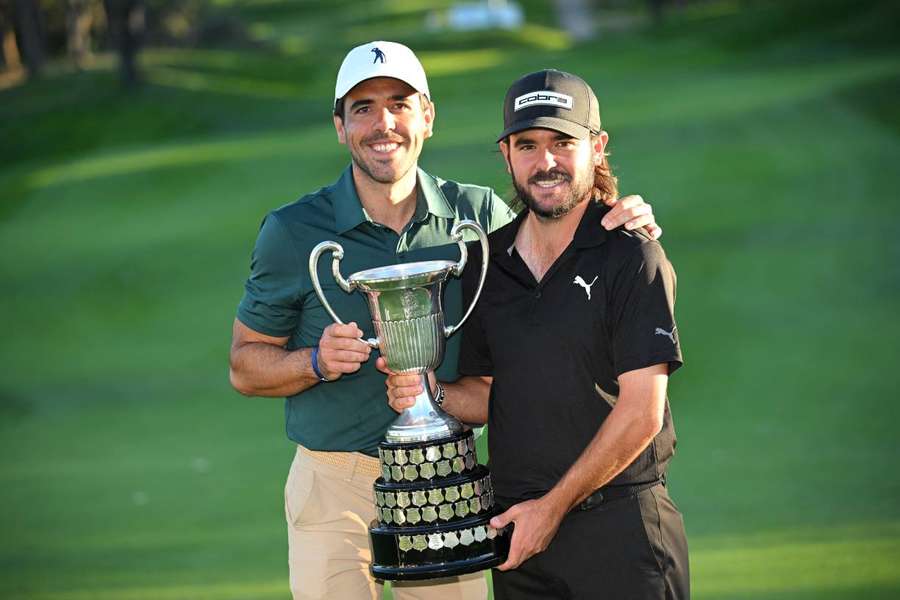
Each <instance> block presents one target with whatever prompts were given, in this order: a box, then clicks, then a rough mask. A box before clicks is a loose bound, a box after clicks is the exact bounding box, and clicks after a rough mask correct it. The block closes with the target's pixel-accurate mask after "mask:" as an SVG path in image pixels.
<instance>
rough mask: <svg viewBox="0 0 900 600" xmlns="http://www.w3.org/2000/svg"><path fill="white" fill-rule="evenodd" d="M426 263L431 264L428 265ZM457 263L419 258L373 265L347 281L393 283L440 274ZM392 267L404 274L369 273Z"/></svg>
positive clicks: (351, 276) (364, 283) (360, 283)
mask: <svg viewBox="0 0 900 600" xmlns="http://www.w3.org/2000/svg"><path fill="white" fill-rule="evenodd" d="M426 265H429V266H428V267H426ZM455 265H456V263H455V262H453V261H452V260H419V261H415V262H409V263H400V264H396V265H384V266H381V267H373V268H371V269H365V270H363V271H357V272H356V273H354V274H352V275H350V277H348V278H347V281H350V282H352V283H355V284H357V285H363V286H364V285H368V284H378V283H392V282H395V281H403V280H406V279H409V278H410V277H416V276H421V275H429V274H438V273H440V272H442V271H447V270H449V269H451V268H453V267H454V266H455ZM416 268H419V269H421V270H415V269H416ZM390 269H402V270H403V271H404V272H403V273H402V274H398V275H388V276H384V277H372V276H370V275H367V274H368V273H375V272H377V271H387V270H390ZM410 271H411V272H410Z"/></svg>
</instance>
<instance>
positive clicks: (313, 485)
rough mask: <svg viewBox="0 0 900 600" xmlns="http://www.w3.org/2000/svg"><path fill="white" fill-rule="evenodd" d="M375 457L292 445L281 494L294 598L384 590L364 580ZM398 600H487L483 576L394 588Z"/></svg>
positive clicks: (369, 598) (367, 595)
mask: <svg viewBox="0 0 900 600" xmlns="http://www.w3.org/2000/svg"><path fill="white" fill-rule="evenodd" d="M379 475H380V467H379V462H378V459H377V458H372V457H369V456H366V455H364V454H359V453H355V452H315V451H311V450H307V449H306V448H303V447H302V446H298V447H297V453H296V455H295V456H294V462H293V463H292V464H291V471H290V473H289V474H288V479H287V485H286V486H285V489H284V512H285V517H286V518H287V530H288V546H289V558H288V562H289V564H290V573H291V593H292V594H293V597H294V600H311V599H313V598H316V599H318V598H328V599H334V600H377V599H379V598H381V594H382V588H383V584H382V583H381V582H379V581H376V580H374V579H372V576H371V575H370V574H369V561H370V559H371V551H370V550H369V531H368V527H369V523H370V522H371V520H372V519H374V518H375V508H374V499H373V493H372V483H373V482H374V481H375V479H376V478H377V477H378V476H379ZM391 588H392V590H393V594H394V598H395V599H396V600H428V599H432V598H433V599H435V600H437V599H440V600H485V599H486V598H487V582H486V581H485V578H484V574H483V573H473V574H471V575H465V576H462V577H454V578H448V579H439V580H433V581H427V582H418V581H417V582H395V583H393V584H392V586H391Z"/></svg>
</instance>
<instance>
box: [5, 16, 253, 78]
mask: <svg viewBox="0 0 900 600" xmlns="http://www.w3.org/2000/svg"><path fill="white" fill-rule="evenodd" d="M0 37H2V48H0V70H18V69H24V70H25V72H26V73H27V75H28V76H29V77H37V76H39V75H40V74H41V72H42V70H43V69H44V67H45V63H46V61H47V58H48V57H51V56H52V57H56V56H66V57H68V59H69V60H70V61H71V62H72V64H74V65H76V66H77V67H79V68H82V67H86V66H88V65H89V64H90V63H91V61H92V60H93V57H94V52H96V51H105V50H115V52H116V53H117V54H118V56H119V67H120V73H121V79H122V82H123V84H124V85H125V86H128V87H131V86H134V85H136V84H137V83H138V82H139V81H140V72H139V70H138V66H137V64H138V63H137V54H138V51H139V50H140V48H141V46H142V45H144V44H145V43H149V44H154V45H164V46H172V45H194V44H209V43H212V44H215V43H216V42H217V40H221V39H226V38H227V39H228V40H229V43H232V44H233V43H234V42H235V41H237V42H240V41H242V40H246V39H247V38H246V36H245V35H243V28H242V27H241V25H240V23H239V22H238V21H236V20H235V19H234V18H231V17H230V16H229V15H227V14H224V13H223V14H219V13H218V12H217V11H216V10H215V9H214V7H213V6H212V5H211V3H210V2H208V1H207V0H0Z"/></svg>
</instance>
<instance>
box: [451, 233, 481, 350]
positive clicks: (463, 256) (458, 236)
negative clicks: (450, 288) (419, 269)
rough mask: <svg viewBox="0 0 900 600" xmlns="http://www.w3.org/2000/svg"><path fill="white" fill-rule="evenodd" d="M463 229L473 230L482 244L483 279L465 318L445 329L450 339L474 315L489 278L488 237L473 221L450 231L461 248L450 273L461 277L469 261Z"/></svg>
mask: <svg viewBox="0 0 900 600" xmlns="http://www.w3.org/2000/svg"><path fill="white" fill-rule="evenodd" d="M463 229H471V230H472V231H474V232H475V233H476V234H477V235H478V241H479V242H481V277H479V278H478V289H476V290H475V297H474V298H472V303H471V304H469V309H468V310H467V311H466V314H464V315H463V318H462V319H460V320H459V323H457V324H456V325H453V326H448V327H444V337H450V336H451V335H453V334H454V333H456V331H457V330H458V329H459V328H460V327H462V325H463V323H465V322H466V319H468V318H469V315H471V314H472V309H474V308H475V304H477V303H478V298H479V297H480V296H481V288H482V287H484V278H485V277H486V276H487V269H488V241H487V235H486V234H485V233H484V229H482V228H481V226H480V225H478V223H476V222H475V221H472V220H471V219H464V220H462V221H459V222H458V223H457V224H456V225H454V226H453V229H452V230H451V231H450V237H452V238H453V240H454V241H455V242H456V244H457V245H458V246H459V254H460V257H459V262H458V263H456V264H455V265H454V266H453V267H452V268H451V269H450V272H451V273H453V275H454V277H459V276H460V275H461V274H462V271H463V269H465V268H466V261H467V260H468V259H469V252H468V250H466V243H465V242H464V241H463V236H462V233H461V231H462V230H463Z"/></svg>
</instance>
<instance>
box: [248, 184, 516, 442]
mask: <svg viewBox="0 0 900 600" xmlns="http://www.w3.org/2000/svg"><path fill="white" fill-rule="evenodd" d="M417 192H418V193H417V201H416V210H415V214H414V215H413V218H412V220H411V221H410V222H409V224H407V226H406V227H405V228H404V230H403V232H402V233H400V234H399V235H398V234H397V233H396V232H395V231H393V230H391V229H389V228H388V227H384V226H383V225H380V224H378V223H375V222H374V221H372V220H371V219H370V218H369V217H368V216H367V215H366V212H365V210H364V209H363V207H362V204H361V203H360V201H359V196H357V194H356V187H355V185H354V184H353V175H352V173H351V169H350V167H347V169H346V170H345V171H344V173H343V174H342V175H341V177H340V179H338V180H337V181H336V182H335V183H334V184H333V185H330V186H328V187H324V188H322V189H320V190H318V191H316V192H313V193H312V194H309V195H307V196H304V197H303V198H301V199H300V200H297V201H296V202H293V203H291V204H288V205H286V206H282V207H281V208H279V209H277V210H274V211H272V212H270V213H269V214H268V215H266V218H265V219H264V220H263V223H262V226H261V227H260V231H259V237H258V238H257V240H256V246H255V248H254V250H253V257H252V260H251V265H250V277H249V278H248V279H247V283H246V285H245V291H244V297H243V298H242V299H241V302H240V305H239V306H238V311H237V317H238V319H239V320H240V321H241V322H242V323H243V324H244V325H246V326H247V327H249V328H251V329H253V330H255V331H258V332H260V333H264V334H266V335H271V336H276V337H285V336H287V337H289V340H288V345H287V347H288V349H289V350H295V349H297V348H307V347H312V346H315V345H316V344H317V343H318V341H319V338H320V337H321V336H322V331H323V330H324V329H325V327H327V326H328V325H330V324H331V323H332V320H331V318H330V317H329V316H328V313H327V312H326V311H325V309H324V308H323V307H322V304H321V303H320V302H319V299H318V297H317V296H316V293H315V291H314V290H313V287H312V283H311V280H310V277H309V271H308V267H307V264H308V261H309V255H310V252H311V251H312V249H313V247H314V246H315V245H316V244H318V243H319V242H322V241H324V240H333V241H335V242H338V243H339V244H341V246H343V247H344V258H343V260H342V261H341V273H342V274H343V275H344V277H348V276H349V275H351V274H352V273H355V272H357V271H361V270H363V269H370V268H373V267H380V266H384V265H391V264H399V263H406V262H414V261H420V260H438V259H443V260H454V261H455V260H458V259H459V248H458V246H457V245H456V243H454V242H453V241H452V240H451V239H450V230H451V229H452V228H453V225H454V224H455V223H456V222H457V221H459V220H461V219H474V220H475V221H477V222H478V223H479V224H480V225H481V226H482V227H483V228H484V229H485V231H486V232H487V233H490V232H492V231H494V230H496V229H499V228H500V227H502V226H504V225H506V224H507V223H509V222H510V221H512V219H513V218H514V217H515V215H514V214H513V212H512V211H511V210H510V209H509V208H508V207H507V205H506V204H505V203H504V202H503V201H502V200H501V199H500V198H499V197H498V196H497V195H496V194H495V193H494V192H493V191H492V190H491V189H490V188H486V187H480V186H474V185H464V184H460V183H455V182H453V181H445V180H443V179H439V178H437V177H434V176H432V175H429V174H428V173H426V172H424V171H422V170H421V169H419V170H418V185H417ZM466 235H467V236H468V237H467V238H466V239H467V241H470V240H474V239H475V236H474V235H473V234H472V233H471V232H468V231H467V232H466ZM479 267H480V265H475V264H473V263H471V262H470V263H469V264H468V265H467V266H466V268H467V269H473V268H474V269H477V268H479ZM319 281H320V282H321V284H322V289H323V290H324V292H325V296H326V297H327V298H328V301H329V303H331V306H332V308H333V309H334V311H335V312H336V313H337V315H338V316H339V317H340V318H341V319H342V320H343V321H344V322H345V323H349V322H351V321H355V322H356V323H357V324H358V325H359V327H360V329H362V330H363V332H364V334H365V336H366V337H374V336H375V331H374V327H373V326H372V317H371V314H370V313H369V309H368V306H367V304H366V301H365V297H364V295H363V294H362V293H360V292H354V293H351V294H348V293H346V292H344V291H343V290H342V289H340V288H339V287H338V285H337V282H335V280H334V278H333V277H332V275H331V255H330V254H325V255H323V256H322V258H321V260H320V261H319ZM461 297H462V294H461V291H460V283H459V280H458V279H455V278H453V277H451V278H450V279H449V281H448V282H447V285H446V287H445V292H444V313H445V322H446V323H447V324H448V325H449V324H454V323H457V322H459V319H460V317H461V316H462V312H463V311H462V301H461ZM459 342H460V336H459V335H455V336H453V337H452V338H450V339H449V340H448V343H447V352H446V354H445V356H444V362H443V363H442V364H441V366H440V368H439V369H438V371H437V373H438V377H439V378H440V379H442V380H445V381H448V380H449V381H452V380H454V379H456V378H457V377H458V376H459V375H458V373H457V356H458V354H459ZM377 356H378V351H373V352H372V354H371V356H370V358H369V360H368V362H366V363H365V364H363V365H362V367H361V368H360V370H359V371H357V372H356V373H351V374H349V375H344V376H343V377H341V378H340V379H338V380H337V381H333V382H329V383H320V384H317V385H315V386H313V387H311V388H309V389H308V390H306V391H304V392H301V393H300V394H296V395H294V396H290V397H289V398H287V399H286V402H285V417H286V422H287V435H288V437H289V438H290V439H291V440H293V441H295V442H297V443H299V444H302V445H303V446H305V447H307V448H310V449H313V450H332V451H345V452H346V451H361V452H365V453H367V454H370V455H375V454H377V447H378V443H379V442H381V441H383V440H384V434H385V432H386V431H387V428H388V426H389V425H390V423H391V422H392V421H393V420H394V419H395V418H396V417H397V414H396V413H395V412H394V411H393V410H392V409H391V408H390V407H389V406H388V404H387V398H386V395H385V387H384V378H385V376H384V375H383V374H382V373H380V372H379V371H378V370H376V369H375V359H376V358H377Z"/></svg>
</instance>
